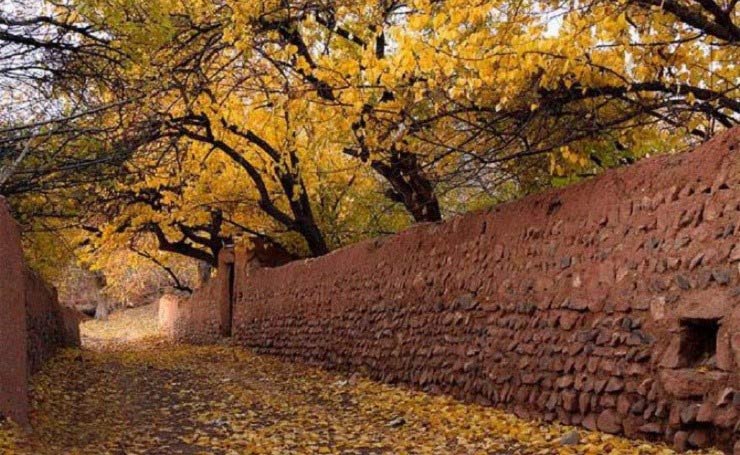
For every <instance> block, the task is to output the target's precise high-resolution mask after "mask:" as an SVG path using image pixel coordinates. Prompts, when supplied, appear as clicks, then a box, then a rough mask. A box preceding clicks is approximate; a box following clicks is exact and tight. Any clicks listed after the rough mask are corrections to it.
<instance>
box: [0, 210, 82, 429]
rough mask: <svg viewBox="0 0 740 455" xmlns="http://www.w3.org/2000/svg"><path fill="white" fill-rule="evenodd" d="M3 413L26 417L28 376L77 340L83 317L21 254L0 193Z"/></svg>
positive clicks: (0, 409)
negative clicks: (61, 299) (62, 301)
mask: <svg viewBox="0 0 740 455" xmlns="http://www.w3.org/2000/svg"><path fill="white" fill-rule="evenodd" d="M0 264H1V265H0V416H4V417H9V418H11V419H13V420H15V421H17V422H19V423H21V424H26V423H27V422H28V411H29V405H28V379H29V377H30V375H31V374H32V373H34V372H36V371H38V369H39V368H41V366H42V364H43V362H44V361H46V360H47V359H49V358H50V357H51V356H52V355H53V354H54V352H56V350H57V349H59V348H60V347H66V346H79V345H80V333H79V319H78V317H77V314H76V312H75V311H74V310H70V309H67V308H63V307H62V306H60V305H59V303H58V302H57V295H56V291H55V290H54V289H53V288H51V287H50V286H48V285H47V284H46V283H44V281H43V280H42V279H41V278H40V277H39V276H38V275H37V274H36V273H34V272H33V271H31V270H30V269H29V268H28V267H27V266H26V264H25V262H24V260H23V252H22V249H21V239H20V235H19V231H18V226H17V225H16V224H15V221H13V219H12V218H11V216H10V213H9V210H8V206H7V204H6V202H5V200H4V199H3V198H2V197H0Z"/></svg>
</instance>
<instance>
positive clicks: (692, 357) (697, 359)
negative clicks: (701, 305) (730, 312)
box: [681, 319, 719, 368]
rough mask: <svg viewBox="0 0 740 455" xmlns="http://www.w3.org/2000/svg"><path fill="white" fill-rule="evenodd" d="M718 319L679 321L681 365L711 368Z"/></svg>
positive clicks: (714, 353)
mask: <svg viewBox="0 0 740 455" xmlns="http://www.w3.org/2000/svg"><path fill="white" fill-rule="evenodd" d="M717 331H719V320H718V319H682V320H681V364H682V366H683V367H686V368H698V367H709V368H713V367H714V363H715V361H716V358H715V355H716V354H717Z"/></svg>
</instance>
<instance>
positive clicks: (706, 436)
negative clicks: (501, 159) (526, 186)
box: [182, 128, 740, 451]
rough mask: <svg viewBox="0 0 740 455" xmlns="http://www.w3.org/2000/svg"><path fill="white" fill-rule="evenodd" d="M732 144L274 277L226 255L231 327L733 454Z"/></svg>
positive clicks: (735, 243) (410, 379) (405, 376)
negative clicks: (230, 265) (230, 262)
mask: <svg viewBox="0 0 740 455" xmlns="http://www.w3.org/2000/svg"><path fill="white" fill-rule="evenodd" d="M739 148H740V129H738V128H736V129H733V130H731V131H729V132H726V133H725V134H723V135H721V136H719V137H717V138H715V139H713V140H712V141H710V142H709V143H707V144H705V145H704V146H702V147H700V148H698V149H697V150H695V151H694V152H692V153H686V154H680V155H674V156H661V157H658V158H651V159H647V160H643V161H641V162H639V163H638V164H636V165H633V166H630V167H628V168H623V169H619V170H615V171H610V172H607V173H606V174H604V175H603V176H600V177H598V178H596V179H593V180H590V181H587V182H584V183H581V184H578V185H574V186H571V187H568V188H565V189H560V190H555V191H550V192H547V193H544V194H539V195H535V196H531V197H527V198H524V199H522V200H519V201H516V202H512V203H508V204H503V205H500V206H497V207H495V208H494V209H492V210H490V211H487V212H482V213H473V214H469V215H466V216H462V217H459V218H455V219H453V220H451V221H449V222H446V223H442V224H427V225H420V226H416V227H414V228H412V229H409V230H407V231H405V232H402V233H400V234H398V235H395V236H391V237H386V238H382V239H376V240H371V241H366V242H363V243H360V244H357V245H354V246H351V247H348V248H345V249H342V250H339V251H336V252H333V253H332V254H329V255H327V256H324V257H321V258H318V259H314V260H307V261H300V262H294V263H291V264H288V265H286V266H283V267H279V268H275V269H254V268H253V267H252V266H251V265H249V264H248V263H247V261H246V259H245V257H240V256H239V255H237V259H236V265H235V267H236V273H235V276H236V279H235V283H234V302H233V325H234V327H233V334H234V336H235V337H236V338H237V339H238V341H239V342H240V343H242V344H244V345H246V346H249V347H251V348H253V349H255V350H256V351H258V352H261V353H267V354H272V355H277V356H281V357H284V358H287V359H290V360H297V361H301V362H306V363H310V364H314V365H319V366H322V367H328V368H340V369H346V370H353V371H362V372H364V373H366V374H368V375H369V376H372V377H374V378H376V379H379V380H382V381H386V382H392V383H394V382H402V383H406V384H409V385H412V386H415V387H418V388H421V389H424V390H427V391H430V392H443V393H449V394H452V395H454V396H456V397H459V398H461V399H464V400H469V401H474V402H479V403H483V404H490V405H495V406H499V407H504V408H507V409H510V410H512V411H514V412H515V413H516V414H518V415H520V416H523V417H543V418H544V419H545V420H548V421H552V420H558V421H561V422H564V423H567V424H576V425H582V426H584V427H586V428H588V429H599V430H601V431H605V432H608V433H620V434H626V435H627V436H630V437H640V438H646V439H651V440H666V441H668V442H670V443H673V444H674V445H675V446H676V447H677V448H679V449H684V448H687V447H704V446H707V445H716V446H718V447H721V448H723V449H725V450H728V451H729V450H732V447H733V446H734V447H735V448H736V450H740V444H739V443H736V440H737V437H738V431H740V426H739V424H738V412H739V411H740V151H739V150H738V149H739ZM224 276H225V274H222V275H221V276H220V277H218V278H216V281H221V282H223V280H224V279H225V278H224ZM222 285H223V284H222ZM220 298H223V295H222V296H221V297H220ZM209 299H210V300H208V301H205V302H203V301H199V302H197V303H198V304H199V305H203V306H210V307H211V308H218V307H223V305H225V303H224V302H223V301H220V300H217V299H214V298H212V297H210V296H209ZM192 304H195V303H192ZM187 330H189V329H186V331H185V333H184V334H183V335H182V337H183V338H185V339H187V338H188V333H187ZM211 333H215V332H213V329H212V328H211Z"/></svg>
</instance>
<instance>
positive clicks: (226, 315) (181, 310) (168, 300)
mask: <svg viewBox="0 0 740 455" xmlns="http://www.w3.org/2000/svg"><path fill="white" fill-rule="evenodd" d="M233 263H234V253H233V251H231V250H228V249H224V250H223V251H222V252H221V253H220V254H219V267H218V270H219V274H218V275H217V276H216V277H215V278H212V279H210V280H209V281H208V282H206V283H205V284H204V285H203V286H201V287H200V288H199V289H197V290H196V291H195V292H194V293H193V295H192V296H190V297H184V296H175V295H164V296H162V298H160V300H159V330H160V331H161V332H162V333H163V334H164V335H165V336H167V337H168V338H170V339H172V340H175V341H187V342H190V343H201V344H204V343H211V342H214V341H216V340H218V339H219V338H220V337H221V336H222V335H229V334H230V333H231V321H232V317H231V307H232V305H231V291H230V277H229V272H228V270H229V268H230V267H232V266H233Z"/></svg>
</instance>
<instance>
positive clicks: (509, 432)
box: [0, 336, 673, 455]
mask: <svg viewBox="0 0 740 455" xmlns="http://www.w3.org/2000/svg"><path fill="white" fill-rule="evenodd" d="M113 338H115V339H118V338H119V337H117V336H116V337H113ZM121 347H122V345H120V344H116V345H105V344H101V345H97V347H96V349H95V350H67V351H64V352H63V353H61V354H60V355H59V356H57V357H56V358H55V359H53V360H52V361H51V362H50V363H49V364H47V365H46V366H45V368H44V369H43V371H42V372H41V373H39V374H38V375H36V376H35V377H34V379H33V384H32V390H33V412H32V415H31V420H32V425H33V427H34V432H33V434H32V435H28V434H24V432H23V431H22V430H20V429H17V428H14V427H12V426H10V425H9V424H7V423H6V424H0V453H18V454H39V455H43V454H54V455H58V454H96V455H97V454H105V453H108V454H314V453H319V454H321V453H326V454H347V455H350V454H362V455H369V454H553V453H557V454H575V453H579V454H581V453H582V454H602V453H606V452H609V451H611V453H619V454H627V453H630V454H632V453H634V454H669V453H673V452H672V451H671V450H669V449H668V448H666V447H665V446H661V445H651V444H647V443H644V442H639V441H629V440H626V439H623V438H618V437H614V436H610V435H605V434H601V433H593V432H587V431H585V430H582V429H575V430H576V431H578V433H579V435H580V438H579V439H580V443H578V444H576V445H572V446H570V445H568V446H565V445H563V444H561V437H562V436H563V435H564V434H568V433H569V432H572V431H573V430H574V428H572V427H566V426H560V425H546V424H541V423H537V422H527V421H523V420H520V419H518V418H516V417H515V416H513V415H511V414H508V413H505V412H502V411H500V410H497V409H494V408H490V407H483V406H478V405H468V404H462V403H460V402H457V401H455V400H453V399H451V398H448V397H444V396H431V395H428V394H425V393H422V392H415V391H409V390H404V389H402V388H398V387H392V386H389V385H384V384H379V383H376V382H373V381H370V380H367V379H364V378H362V377H359V376H357V375H353V376H347V375H343V374H337V373H331V372H327V371H324V370H320V369H316V368H312V367H308V366H305V365H300V364H295V363H290V362H287V361H283V360H279V359H276V358H271V357H265V356H257V355H255V354H253V353H251V352H249V351H247V350H245V349H241V348H239V347H234V346H226V345H222V346H202V347H196V346H182V345H172V344H168V343H165V342H163V341H161V340H153V339H151V338H150V337H145V338H144V340H143V341H142V340H140V341H138V342H137V343H135V344H129V345H127V347H126V349H122V348H121Z"/></svg>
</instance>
